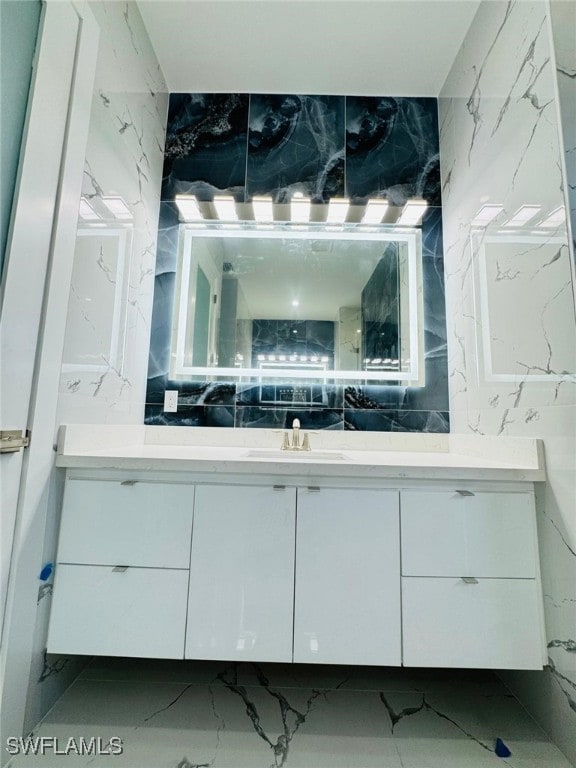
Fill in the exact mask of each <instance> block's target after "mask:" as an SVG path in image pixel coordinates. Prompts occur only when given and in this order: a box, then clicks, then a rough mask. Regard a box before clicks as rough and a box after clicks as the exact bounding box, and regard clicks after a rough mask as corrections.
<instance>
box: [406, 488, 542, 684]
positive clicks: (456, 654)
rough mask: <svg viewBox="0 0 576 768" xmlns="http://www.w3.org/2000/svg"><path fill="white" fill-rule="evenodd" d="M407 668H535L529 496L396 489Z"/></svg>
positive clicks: (537, 646)
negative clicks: (400, 513) (398, 502)
mask: <svg viewBox="0 0 576 768" xmlns="http://www.w3.org/2000/svg"><path fill="white" fill-rule="evenodd" d="M401 510H402V617H403V661H404V664H405V665H406V666H420V667H481V668H495V669H538V668H540V667H541V666H542V662H543V657H542V648H543V643H542V639H543V638H542V631H541V630H542V615H541V594H540V583H539V580H538V568H537V562H538V560H537V545H536V541H537V540H536V529H535V515H534V497H533V494H531V493H521V492H520V493H514V492H512V493H508V492H499V493H491V492H471V491H468V490H465V489H464V490H459V491H436V490H430V489H428V490H426V491H424V490H414V491H409V490H407V491H402V492H401Z"/></svg>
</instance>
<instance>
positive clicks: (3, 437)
mask: <svg viewBox="0 0 576 768" xmlns="http://www.w3.org/2000/svg"><path fill="white" fill-rule="evenodd" d="M29 445H30V430H29V429H27V430H26V433H25V434H23V432H22V430H21V429H3V430H0V453H15V452H16V451H19V450H21V449H22V448H27V447H28V446H29Z"/></svg>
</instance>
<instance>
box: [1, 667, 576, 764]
mask: <svg viewBox="0 0 576 768" xmlns="http://www.w3.org/2000/svg"><path fill="white" fill-rule="evenodd" d="M33 735H35V736H43V735H44V736H46V735H50V736H54V737H56V738H58V739H59V740H60V741H62V742H63V743H65V742H66V740H67V739H68V738H70V737H75V738H77V739H78V738H79V737H80V735H83V736H84V737H87V738H89V737H90V736H92V735H99V736H100V737H101V738H102V739H103V740H104V742H105V743H106V742H109V740H110V737H111V736H112V735H114V736H117V737H118V738H120V739H121V740H122V744H123V753H122V754H121V755H116V756H115V757H114V763H115V764H117V765H118V766H123V767H124V766H126V767H127V766H130V768H136V766H138V768H148V766H150V768H157V766H158V765H164V766H167V767H170V768H281V767H282V768H290V766H291V767H292V768H310V766H311V765H314V766H322V765H330V766H333V767H334V768H359V766H362V768H377V766H382V765H386V766H387V768H490V766H493V765H495V764H496V762H495V761H497V760H499V759H500V762H501V763H502V764H504V765H508V766H511V768H543V766H544V765H545V766H546V768H569V763H568V761H567V760H566V758H564V757H563V756H562V754H561V753H560V751H559V750H558V749H557V748H556V747H555V746H554V745H553V744H551V743H550V742H549V741H548V740H547V739H546V737H545V735H544V734H543V733H542V731H540V729H539V728H538V726H537V725H536V724H535V723H534V722H533V721H532V720H531V719H530V718H529V717H528V715H527V714H526V712H525V711H524V709H523V708H522V707H521V706H520V704H519V703H518V702H517V700H516V699H515V698H514V697H513V696H511V694H510V693H509V692H508V691H507V690H506V688H504V686H503V685H502V683H501V682H500V681H499V680H498V678H497V677H496V676H495V675H493V674H491V673H487V672H481V671H466V670H407V669H387V668H370V667H356V668H354V667H331V666H319V667H316V666H315V665H290V666H286V665H282V664H274V665H270V664H236V663H232V664H230V663H226V662H193V661H188V662H176V663H174V662H161V661H150V660H146V661H144V660H137V659H106V658H103V659H94V660H93V661H92V662H91V663H90V664H89V665H88V667H87V668H86V669H85V670H84V672H83V673H82V675H81V676H80V678H79V679H78V680H77V681H76V682H75V683H74V685H72V686H71V688H69V689H68V691H67V692H66V693H65V694H64V696H63V697H62V698H61V699H60V700H59V701H58V702H57V704H56V706H55V707H54V708H53V709H52V711H51V712H50V713H49V715H48V716H47V717H46V718H45V719H44V721H43V722H42V723H41V724H40V725H39V726H38V727H37V728H36V729H35V731H34V734H33ZM497 739H501V740H502V741H503V742H504V743H505V745H506V747H507V748H508V749H509V751H510V752H511V755H510V757H507V758H498V757H497V756H496V754H495V745H496V740H497ZM26 760H27V759H26V757H24V756H22V755H20V756H16V757H14V758H13V759H12V761H11V762H10V764H9V765H10V768H20V766H25V765H29V764H30V763H29V762H26ZM58 761H60V762H58ZM66 761H67V764H70V766H71V768H74V766H85V765H95V764H96V765H98V764H100V763H101V762H102V763H104V762H105V761H107V762H110V756H106V755H92V756H90V755H85V756H78V755H73V754H72V755H69V756H68V757H67V758H66ZM42 764H43V765H45V766H46V768H51V767H52V766H56V765H62V757H58V756H54V755H52V756H51V755H50V754H48V755H46V756H45V757H43V759H42Z"/></svg>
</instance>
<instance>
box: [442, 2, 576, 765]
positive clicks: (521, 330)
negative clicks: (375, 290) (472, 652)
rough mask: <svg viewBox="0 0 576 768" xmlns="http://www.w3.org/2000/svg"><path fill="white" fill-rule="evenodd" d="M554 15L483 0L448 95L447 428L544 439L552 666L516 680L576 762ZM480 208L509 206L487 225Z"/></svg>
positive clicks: (574, 531)
mask: <svg viewBox="0 0 576 768" xmlns="http://www.w3.org/2000/svg"><path fill="white" fill-rule="evenodd" d="M559 5H563V4H562V3H559ZM548 14H549V5H548V3H547V2H543V1H539V0H535V1H534V2H531V1H527V2H509V3H507V2H497V3H494V2H483V3H482V4H481V6H480V8H479V10H478V13H477V15H476V18H475V20H474V22H473V24H472V26H471V29H470V31H469V34H468V36H467V38H466V40H465V41H464V43H463V45H462V48H461V50H460V52H459V54H458V56H457V58H456V60H455V62H454V65H453V67H452V69H451V72H450V74H449V76H448V78H447V80H446V82H445V84H444V87H443V89H442V92H441V94H440V105H439V107H440V123H441V140H440V156H441V160H442V183H443V203H444V210H445V217H444V241H445V264H446V298H447V317H448V345H449V346H448V353H449V376H450V401H451V420H452V430H453V431H454V432H468V433H478V434H486V435H518V436H527V437H528V436H529V437H540V438H543V439H544V441H545V450H546V459H547V465H548V477H549V479H548V482H547V483H546V486H545V487H542V488H540V489H539V492H538V513H539V532H540V547H541V563H542V571H543V574H542V575H543V583H544V592H545V604H546V624H547V639H548V643H549V666H548V667H547V669H546V671H545V672H543V673H526V674H524V673H515V674H511V675H507V681H508V682H509V683H510V684H511V685H512V686H513V689H514V690H515V691H517V692H518V693H519V695H520V696H521V698H522V700H523V702H524V703H525V704H526V706H528V708H529V709H530V710H531V711H532V712H533V713H534V714H535V715H536V716H537V717H538V719H539V720H540V722H541V724H542V725H543V727H544V728H545V729H546V730H547V731H548V732H549V733H550V734H551V736H552V738H553V740H554V741H555V742H556V743H557V744H558V745H559V746H560V747H561V749H563V750H564V752H565V753H566V754H567V755H568V756H569V757H570V758H571V759H572V760H576V653H575V651H576V514H575V509H576V504H575V489H576V375H575V374H576V363H575V358H574V354H575V353H574V350H576V321H575V311H574V278H573V275H574V272H573V253H572V252H571V251H572V244H571V242H570V239H569V236H568V230H567V224H566V221H565V218H564V217H565V197H564V189H565V186H566V180H565V179H564V178H563V163H562V162H561V159H562V155H563V147H562V141H561V131H560V126H559V119H558V102H557V95H556V94H557V89H556V84H555V72H554V65H553V56H552V50H551V45H550V41H551V39H552V38H551V34H550V18H549V15H548ZM572 77H573V76H572ZM483 206H500V207H501V210H500V211H499V209H498V208H492V209H486V208H485V209H484V211H483V213H484V214H486V213H488V212H490V213H492V214H497V215H496V216H495V217H494V218H493V219H492V220H491V222H490V223H489V224H488V225H486V223H482V222H481V221H480V219H479V217H482V213H480V212H481V209H482V208H483ZM523 206H533V208H531V209H524V212H527V211H529V212H530V213H532V214H533V215H532V217H531V218H530V219H529V220H527V221H526V222H525V224H524V225H521V224H514V223H513V222H511V218H512V217H513V216H514V215H515V214H516V213H517V212H518V210H519V209H521V208H522V207H523ZM498 211H499V212H498ZM558 211H560V216H559V218H558V219H557V222H556V224H555V225H554V226H546V224H550V222H546V219H547V218H548V217H549V216H550V215H551V214H553V213H554V212H558Z"/></svg>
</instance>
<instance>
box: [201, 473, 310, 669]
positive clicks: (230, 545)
mask: <svg viewBox="0 0 576 768" xmlns="http://www.w3.org/2000/svg"><path fill="white" fill-rule="evenodd" d="M295 516H296V489H295V488H288V487H286V486H284V485H280V486H275V487H273V486H271V485H267V486H250V485H245V486H234V485H199V486H198V487H197V488H196V501H195V507H194V533H193V537H192V558H191V566H190V593H189V597H188V631H187V634H186V658H189V659H229V660H233V659H240V660H254V661H278V662H280V661H285V662H290V661H292V618H293V604H294V534H295Z"/></svg>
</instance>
